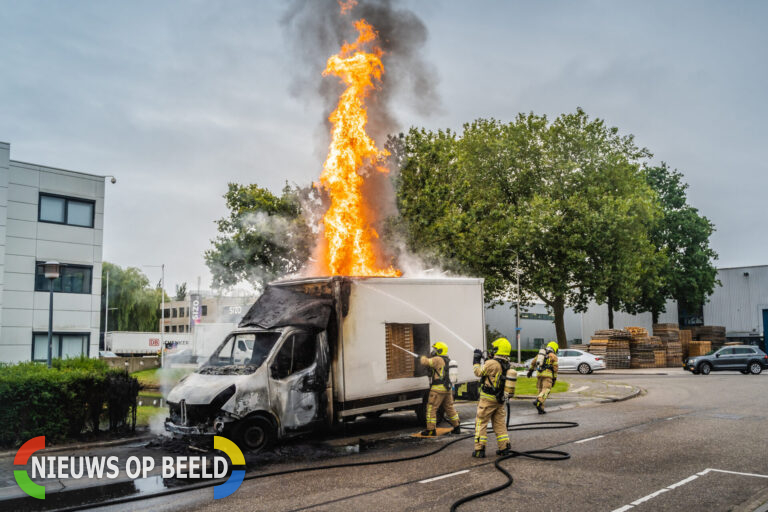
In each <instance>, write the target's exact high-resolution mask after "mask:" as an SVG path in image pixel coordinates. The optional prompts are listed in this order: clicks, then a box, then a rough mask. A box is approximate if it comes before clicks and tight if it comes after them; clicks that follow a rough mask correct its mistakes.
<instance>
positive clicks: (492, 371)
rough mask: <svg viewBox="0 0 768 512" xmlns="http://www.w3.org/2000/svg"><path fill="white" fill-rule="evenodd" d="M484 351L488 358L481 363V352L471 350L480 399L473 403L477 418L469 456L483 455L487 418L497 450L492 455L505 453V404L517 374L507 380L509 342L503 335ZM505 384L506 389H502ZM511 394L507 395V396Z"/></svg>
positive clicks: (506, 441)
mask: <svg viewBox="0 0 768 512" xmlns="http://www.w3.org/2000/svg"><path fill="white" fill-rule="evenodd" d="M491 347H492V348H491V350H489V351H488V355H489V356H490V358H489V359H488V360H486V361H485V363H483V364H482V365H481V362H482V359H483V353H482V352H481V351H480V350H475V356H474V360H473V362H472V367H473V370H474V372H475V375H476V376H477V377H480V400H479V401H478V403H477V418H476V419H475V451H474V452H473V453H472V456H473V457H485V445H486V444H487V443H488V437H487V429H488V421H490V422H491V424H492V425H493V432H494V433H495V434H496V444H497V445H498V450H497V451H496V455H508V454H510V453H511V450H510V448H509V433H508V432H507V411H506V409H505V408H504V405H505V403H506V402H507V400H508V399H509V398H511V396H514V384H515V381H516V380H517V374H516V373H514V372H512V374H510V375H514V377H511V378H510V379H509V382H507V375H508V374H507V372H508V371H509V369H510V362H509V353H510V352H511V351H512V345H511V344H510V343H509V341H508V340H507V339H506V338H499V339H497V340H496V341H494V342H493V343H492V344H491ZM505 387H506V389H505ZM510 395H511V396H510Z"/></svg>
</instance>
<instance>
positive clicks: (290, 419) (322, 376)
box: [270, 331, 328, 430]
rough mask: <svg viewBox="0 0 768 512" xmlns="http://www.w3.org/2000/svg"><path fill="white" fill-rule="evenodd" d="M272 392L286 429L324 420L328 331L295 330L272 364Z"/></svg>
mask: <svg viewBox="0 0 768 512" xmlns="http://www.w3.org/2000/svg"><path fill="white" fill-rule="evenodd" d="M270 377H271V379H270V395H271V397H270V398H271V402H272V404H273V408H274V412H275V414H276V415H277V416H278V418H280V423H281V425H282V426H283V428H284V429H285V430H297V429H300V428H302V427H308V426H310V425H312V424H314V423H316V422H321V421H322V420H323V415H324V414H325V411H326V407H325V400H326V395H325V388H326V384H327V382H328V344H327V341H326V338H325V333H324V332H323V333H321V334H319V335H316V334H312V333H310V332H307V331H293V332H291V333H290V334H289V335H288V336H286V338H285V339H284V340H283V344H282V345H281V347H280V349H279V350H278V352H277V354H276V355H275V357H274V359H273V361H272V364H271V365H270Z"/></svg>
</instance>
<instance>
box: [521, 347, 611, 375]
mask: <svg viewBox="0 0 768 512" xmlns="http://www.w3.org/2000/svg"><path fill="white" fill-rule="evenodd" d="M532 361H533V358H530V359H528V360H527V361H525V362H524V363H523V366H524V367H525V368H530V367H531V362H532ZM557 361H558V364H557V366H558V370H559V371H571V370H575V371H577V372H579V373H581V374H582V375H587V374H589V373H592V372H593V371H595V370H605V359H603V358H602V357H597V356H595V355H593V354H590V353H589V352H584V351H583V350H575V349H572V348H565V349H563V350H560V351H558V353H557Z"/></svg>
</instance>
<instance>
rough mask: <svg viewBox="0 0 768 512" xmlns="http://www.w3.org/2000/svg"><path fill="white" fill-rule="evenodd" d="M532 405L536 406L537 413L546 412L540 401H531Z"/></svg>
mask: <svg viewBox="0 0 768 512" xmlns="http://www.w3.org/2000/svg"><path fill="white" fill-rule="evenodd" d="M533 405H535V406H536V409H538V411H539V414H547V411H545V410H544V407H542V405H543V404H542V403H541V402H539V401H538V400H536V401H535V402H533Z"/></svg>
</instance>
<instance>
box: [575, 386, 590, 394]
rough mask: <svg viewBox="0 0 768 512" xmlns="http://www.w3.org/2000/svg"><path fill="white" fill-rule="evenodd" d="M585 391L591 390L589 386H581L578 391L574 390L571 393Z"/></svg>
mask: <svg viewBox="0 0 768 512" xmlns="http://www.w3.org/2000/svg"><path fill="white" fill-rule="evenodd" d="M585 389H589V386H581V387H578V388H576V389H572V390H571V393H579V392H581V391H584V390H585Z"/></svg>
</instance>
